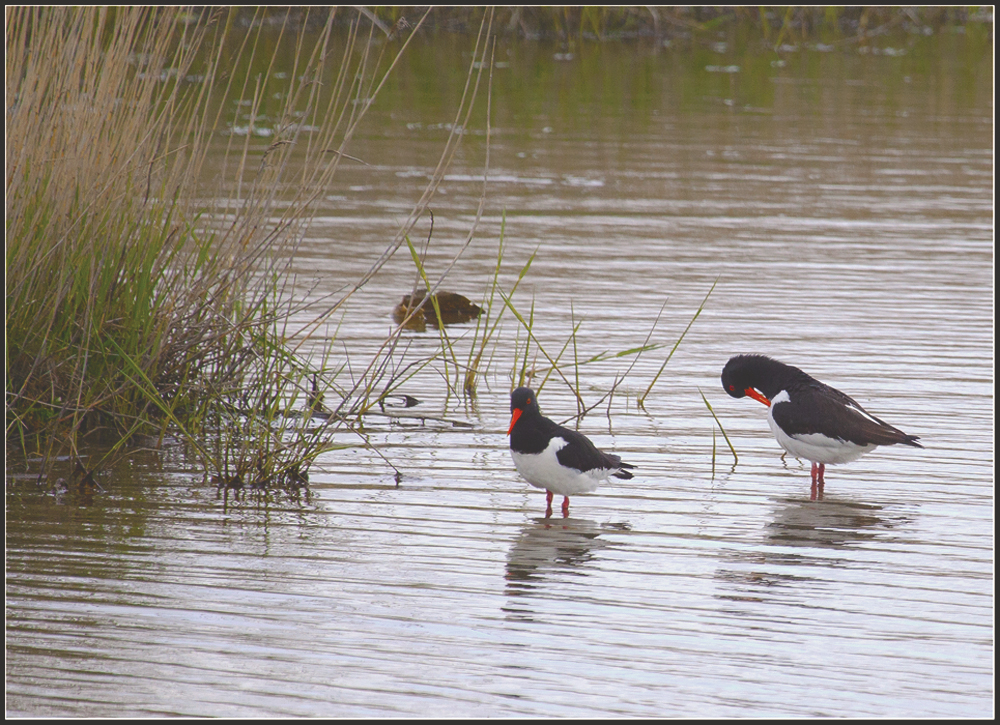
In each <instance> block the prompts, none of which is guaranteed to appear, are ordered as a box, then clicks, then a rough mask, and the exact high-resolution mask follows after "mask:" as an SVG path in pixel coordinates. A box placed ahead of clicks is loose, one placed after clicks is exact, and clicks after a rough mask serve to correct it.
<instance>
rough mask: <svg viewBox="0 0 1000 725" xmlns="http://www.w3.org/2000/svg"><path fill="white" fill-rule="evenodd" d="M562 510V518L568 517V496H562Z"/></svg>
mask: <svg viewBox="0 0 1000 725" xmlns="http://www.w3.org/2000/svg"><path fill="white" fill-rule="evenodd" d="M562 510H563V518H564V519H568V518H569V496H563V505H562Z"/></svg>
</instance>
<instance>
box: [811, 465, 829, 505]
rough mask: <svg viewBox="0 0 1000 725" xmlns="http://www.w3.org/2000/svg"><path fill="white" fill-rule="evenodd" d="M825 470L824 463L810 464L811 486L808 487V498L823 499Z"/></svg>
mask: <svg viewBox="0 0 1000 725" xmlns="http://www.w3.org/2000/svg"><path fill="white" fill-rule="evenodd" d="M825 471H826V464H825V463H816V462H815V461H813V464H812V486H810V488H809V498H810V499H811V500H813V501H816V500H817V499H819V500H822V499H823V473H824V472H825Z"/></svg>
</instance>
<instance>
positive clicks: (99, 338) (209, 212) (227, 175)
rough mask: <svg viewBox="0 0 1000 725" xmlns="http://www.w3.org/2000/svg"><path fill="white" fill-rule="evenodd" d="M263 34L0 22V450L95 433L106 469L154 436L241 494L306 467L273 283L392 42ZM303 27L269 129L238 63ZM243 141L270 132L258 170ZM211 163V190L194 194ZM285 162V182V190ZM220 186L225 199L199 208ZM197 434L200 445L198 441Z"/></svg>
mask: <svg viewBox="0 0 1000 725" xmlns="http://www.w3.org/2000/svg"><path fill="white" fill-rule="evenodd" d="M247 13H251V14H252V17H251V20H250V22H247V21H246V20H247ZM265 16H266V17H268V18H271V19H274V17H275V15H274V11H264V10H248V9H246V8H243V9H239V10H231V9H217V10H203V11H198V12H192V11H189V10H185V9H180V8H163V9H160V8H144V7H126V8H70V7H16V8H12V9H10V10H9V11H8V13H7V43H8V45H7V51H8V58H7V84H6V93H7V109H8V110H7V166H6V173H7V197H6V232H7V249H6V279H5V286H6V294H7V297H6V316H5V324H6V346H5V369H6V389H5V395H6V405H5V412H6V419H5V426H6V440H7V446H8V449H11V448H15V449H20V450H21V451H22V452H23V453H25V454H28V453H43V454H45V453H50V452H52V451H53V450H55V449H60V450H62V449H65V448H68V449H69V451H70V452H71V453H72V454H76V453H77V451H78V449H79V447H80V444H81V441H82V439H83V436H84V434H88V433H95V432H105V433H109V434H110V439H105V442H108V441H110V446H109V447H108V448H107V454H106V456H105V458H108V457H112V456H115V455H117V454H119V453H121V452H122V450H123V449H124V448H125V447H126V445H127V444H128V442H129V441H130V440H132V439H133V437H134V436H135V435H136V434H144V435H150V434H153V435H158V436H160V437H161V438H162V436H163V434H164V433H165V431H166V430H168V429H173V430H176V431H179V432H180V433H182V434H183V435H184V436H185V437H186V439H187V440H188V441H189V442H190V443H192V444H193V445H194V447H195V448H196V450H198V451H199V453H200V455H202V457H203V458H204V460H205V463H206V468H207V470H208V471H210V472H212V473H213V475H216V476H218V477H221V478H224V479H227V480H235V479H236V478H237V477H239V478H244V477H252V478H254V480H256V481H260V480H268V479H273V478H282V477H284V478H286V479H288V480H292V479H296V480H298V479H301V478H302V475H303V471H304V470H305V469H306V468H307V467H308V464H309V462H310V461H311V460H312V458H314V457H315V456H316V455H318V453H319V452H320V451H321V450H322V448H323V446H322V443H321V442H320V440H321V436H320V435H319V434H318V433H317V432H316V430H315V426H313V428H312V429H310V430H308V431H305V429H304V428H303V427H302V426H301V424H300V422H299V421H298V419H296V418H290V417H289V416H287V415H285V412H286V411H287V410H288V408H289V406H294V405H295V404H296V403H297V402H299V401H301V400H302V399H303V394H302V393H303V391H306V390H307V389H308V388H307V382H306V381H308V378H309V376H310V375H311V374H312V372H311V371H310V370H309V368H308V366H306V365H305V364H304V363H303V362H302V361H301V360H299V358H298V357H297V356H296V354H295V352H294V351H293V350H290V349H288V348H287V346H286V344H285V340H286V336H285V333H286V330H285V329H284V324H285V322H286V321H287V319H288V317H289V315H290V313H291V311H292V309H293V307H292V302H291V301H290V299H288V297H287V295H285V294H284V292H283V285H284V280H285V278H286V274H285V273H286V271H287V265H288V263H289V260H290V259H291V258H292V256H293V255H294V251H295V244H296V241H297V240H298V239H300V238H301V232H302V230H303V227H304V225H306V224H308V222H309V219H310V214H311V212H310V208H311V207H310V204H311V202H312V201H313V200H314V199H315V198H316V196H317V195H318V194H319V193H320V192H321V190H322V189H323V188H324V187H326V186H327V185H328V184H329V181H330V179H331V178H332V176H333V174H334V173H335V172H336V169H337V167H338V165H339V164H340V163H341V160H342V159H343V158H345V157H346V156H347V155H346V154H345V152H344V149H345V147H346V144H347V143H348V142H349V140H350V138H351V136H352V134H353V132H354V130H355V129H356V128H357V126H358V124H359V123H360V122H361V121H362V119H363V117H364V113H365V110H366V109H367V108H368V106H369V105H370V103H371V101H372V99H373V98H374V97H375V96H376V95H377V93H378V90H379V88H380V87H381V85H382V83H383V82H384V80H385V77H386V74H387V73H389V72H390V71H391V69H392V67H393V65H394V63H395V60H396V59H397V58H398V56H399V54H400V53H402V52H403V51H404V50H405V46H406V43H405V42H403V43H401V44H395V45H394V46H393V47H392V48H387V46H386V44H384V43H380V44H375V43H372V35H371V33H372V32H373V30H372V26H371V24H370V23H368V22H366V23H364V25H363V27H362V24H361V23H359V22H358V19H359V18H360V17H361V15H360V14H357V13H355V16H354V21H353V24H352V25H351V26H350V27H351V29H350V31H349V32H348V33H347V34H346V36H344V37H341V39H340V40H341V42H340V44H339V45H337V46H336V47H337V50H334V44H333V43H332V40H331V33H332V29H333V28H334V27H335V26H336V23H339V22H340V18H339V17H337V16H336V14H335V13H333V12H330V11H327V10H324V12H322V13H320V14H319V15H318V16H315V17H314V19H313V20H310V18H309V11H308V10H306V11H301V10H295V11H293V10H288V11H286V14H285V16H284V19H283V20H281V19H280V18H279V20H281V21H280V22H279V23H278V24H277V25H275V23H273V22H269V23H264V22H262V18H264V17H265ZM265 25H266V26H267V27H266V33H267V36H266V37H265V35H264V33H265V27H264V26H265ZM304 25H305V26H309V27H310V28H311V32H310V33H308V34H294V46H295V53H296V61H295V62H296V67H295V70H296V73H295V74H294V77H293V78H291V79H285V80H282V81H281V88H280V95H281V97H282V99H283V101H282V104H281V107H280V108H279V109H278V110H277V111H275V110H274V108H273V106H274V103H273V101H272V100H271V99H273V98H274V97H275V95H276V91H277V90H278V89H276V88H275V87H272V86H269V85H268V84H269V83H270V82H271V81H270V80H269V79H268V78H267V75H266V74H259V73H254V72H252V71H251V70H249V69H251V68H256V66H255V65H254V64H253V62H251V63H250V64H244V65H243V66H241V65H240V61H241V59H244V58H252V59H255V58H257V56H258V55H260V54H266V53H268V52H270V53H275V52H277V50H276V49H275V47H274V45H272V43H271V39H272V38H273V37H274V34H275V32H277V34H278V38H279V39H280V38H281V37H282V35H283V34H284V33H285V32H286V31H288V33H289V34H291V28H293V27H302V26H304ZM412 27H414V28H418V27H419V21H418V22H417V23H415V25H414V26H412ZM376 45H378V46H379V47H380V50H379V51H375V50H373V48H374V47H375V46H376ZM337 53H339V63H338V62H335V61H337V60H338V57H337V55H335V54H337ZM264 57H265V59H266V55H265V56H264ZM331 58H332V60H331ZM265 66H266V63H265ZM220 96H221V97H223V98H225V99H228V100H230V101H231V100H232V99H234V98H236V99H239V101H240V103H241V105H242V106H243V107H246V108H248V109H249V111H248V113H249V116H250V120H249V126H248V128H249V129H250V131H248V132H247V133H244V134H242V135H240V134H238V133H236V132H235V131H234V129H232V128H231V127H227V126H226V120H227V119H225V118H224V117H223V116H224V114H223V110H222V104H219V103H218V98H219V97H220ZM264 99H268V103H269V104H270V105H271V108H270V109H269V114H270V115H269V117H268V118H267V120H266V122H265V120H264V117H263V115H262V113H261V112H260V108H261V106H262V104H263V102H264ZM256 124H261V125H266V126H267V127H268V131H269V133H270V136H269V138H270V139H271V141H270V143H269V144H268V145H267V146H266V148H265V149H264V151H263V152H261V151H260V142H259V141H256V140H255V142H254V143H251V138H252V137H253V136H254V134H253V129H254V128H255V125H256ZM306 128H308V131H304V130H303V129H306ZM216 144H224V145H225V152H224V154H223V157H222V158H223V161H222V163H221V169H222V171H221V172H220V171H218V168H216V169H214V171H213V174H214V176H212V177H211V181H212V183H213V185H214V186H213V187H212V189H213V190H212V191H210V192H209V193H205V188H206V187H205V183H206V172H205V169H204V167H205V162H206V157H207V154H208V152H209V149H210V148H212V147H213V145H216ZM293 149H294V150H295V153H296V154H298V155H299V157H300V160H298V161H299V162H298V163H297V164H296V165H295V166H294V168H296V169H299V170H300V171H298V172H297V174H298V175H297V177H296V178H295V179H294V180H291V181H292V182H293V183H287V181H289V180H286V179H285V178H284V175H286V173H287V172H286V162H287V159H288V155H289V154H290V153H292V150H293ZM215 153H216V164H217V165H218V163H217V157H218V149H217V148H216V150H215ZM452 153H453V149H452ZM302 157H304V161H303V160H301V158H302ZM287 168H291V167H287ZM445 168H447V163H442V165H441V170H440V173H442V174H443V171H444V169H445ZM220 177H221V178H220ZM435 178H436V179H437V180H438V181H439V178H438V177H435ZM227 184H228V186H226V185H227ZM220 185H221V186H223V188H226V194H225V196H226V198H225V200H224V201H223V202H221V203H219V204H217V205H216V206H213V207H206V206H205V202H204V201H201V200H202V199H205V198H208V199H215V198H217V197H218V196H219V194H218V187H219V186H220ZM279 189H292V191H290V192H286V195H285V196H284V197H283V198H280V199H279V198H278V194H279V192H278V190H279ZM432 193H433V189H432V188H431V189H430V190H429V192H428V194H427V196H426V198H425V199H424V200H422V203H426V200H427V199H429V197H430V194H432ZM279 201H280V205H279V204H278V203H276V202H279ZM419 214H420V212H419V211H417V212H415V213H414V215H413V217H412V218H413V219H416V218H417V217H419ZM409 223H410V224H412V221H411V222H409ZM406 231H407V227H406V225H405V224H404V226H403V228H402V229H401V230H400V233H399V236H398V237H397V239H395V240H394V241H393V242H392V243H391V244H390V246H389V248H388V249H387V250H386V252H385V254H384V255H383V257H382V258H381V259H380V260H379V262H378V263H376V265H375V266H374V267H373V268H372V270H371V271H370V272H369V274H368V275H367V276H366V277H365V278H364V279H362V280H359V281H358V283H357V285H356V286H355V287H354V288H353V289H352V290H349V291H348V292H347V293H346V294H344V295H343V297H342V298H341V299H340V300H338V301H336V302H335V303H334V304H332V305H329V304H328V305H327V308H326V311H325V313H324V315H322V316H321V317H323V318H325V317H327V316H329V314H331V313H332V312H334V311H335V310H337V309H338V308H339V306H340V305H341V304H342V303H343V301H344V300H345V299H346V298H347V297H349V296H350V294H352V293H353V291H354V290H356V289H358V288H360V286H362V285H363V284H364V283H365V281H366V280H367V279H369V278H370V276H371V275H373V274H374V273H375V272H376V271H377V270H378V268H379V267H380V266H381V264H384V263H385V261H386V260H387V259H388V258H389V257H391V255H392V253H393V252H394V251H395V249H398V247H399V246H400V244H402V239H403V237H404V236H405V234H406ZM320 321H321V320H318V321H317V322H320ZM350 407H352V406H351V405H348V408H350ZM311 410H312V409H311V408H310V411H311ZM325 420H327V421H328V422H327V425H337V424H339V423H338V421H340V420H342V418H340V417H337V416H330V417H328V418H326V419H325ZM304 431H305V432H304ZM209 432H210V433H211V434H212V436H213V440H215V441H216V442H217V445H216V446H212V445H206V444H204V443H203V442H202V441H203V440H204V434H206V433H209ZM98 465H100V464H98Z"/></svg>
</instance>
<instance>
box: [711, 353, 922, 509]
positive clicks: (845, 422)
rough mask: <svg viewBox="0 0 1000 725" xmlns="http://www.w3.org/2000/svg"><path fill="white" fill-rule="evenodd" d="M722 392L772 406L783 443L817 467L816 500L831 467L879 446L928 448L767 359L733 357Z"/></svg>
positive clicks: (814, 470)
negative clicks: (828, 467) (898, 445)
mask: <svg viewBox="0 0 1000 725" xmlns="http://www.w3.org/2000/svg"><path fill="white" fill-rule="evenodd" d="M722 387H723V388H725V390H726V392H727V393H729V394H730V395H731V396H733V397H734V398H742V397H745V396H749V397H751V398H753V399H754V400H757V401H760V402H761V403H763V404H764V405H766V406H768V413H767V422H768V424H769V425H770V426H771V431H772V432H773V433H774V437H775V438H777V439H778V444H779V445H780V446H781V447H782V448H784V449H785V450H786V451H788V452H789V453H791V454H792V455H793V456H795V457H797V458H803V459H805V460H807V461H810V462H812V493H813V497H814V498H815V497H816V494H817V493H819V494H820V495H821V494H822V492H823V473H824V471H825V470H826V464H828V463H829V464H836V463H848V462H849V461H853V460H856V459H858V458H860V457H861V456H863V455H864V454H865V453H868V452H869V451H871V450H873V449H874V448H875V447H876V446H888V445H893V444H895V443H903V444H904V445H908V446H914V447H915V448H923V446H922V445H920V444H919V443H917V440H919V439H918V437H917V436H913V435H908V434H906V433H904V432H903V431H901V430H899V429H898V428H894V427H893V426H891V425H889V424H888V423H886V422H885V421H882V420H879V419H878V418H876V417H875V416H874V415H872V414H871V413H869V412H867V411H866V410H865V409H864V408H862V407H861V405H860V404H858V402H857V401H856V400H854V399H853V398H851V397H849V396H847V395H845V394H844V393H842V392H840V391H839V390H837V389H835V388H831V387H830V386H829V385H825V384H823V383H821V382H820V381H818V380H816V379H815V378H813V377H812V376H810V375H807V374H806V373H804V372H802V371H801V370H799V369H798V368H796V367H792V366H791V365H786V364H785V363H782V362H778V361H777V360H774V359H772V358H769V357H767V356H765V355H736V356H735V357H732V358H730V360H729V362H727V363H726V366H725V368H723V370H722Z"/></svg>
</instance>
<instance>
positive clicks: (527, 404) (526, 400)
mask: <svg viewBox="0 0 1000 725" xmlns="http://www.w3.org/2000/svg"><path fill="white" fill-rule="evenodd" d="M518 408H520V409H521V412H522V413H524V412H527V411H528V410H529V409H530V408H534V409H535V410H537V409H538V400H537V399H536V398H535V391H534V390H532V389H531V388H517V389H516V390H514V392H512V393H511V394H510V412H511V413H513V412H514V410H516V409H518Z"/></svg>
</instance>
